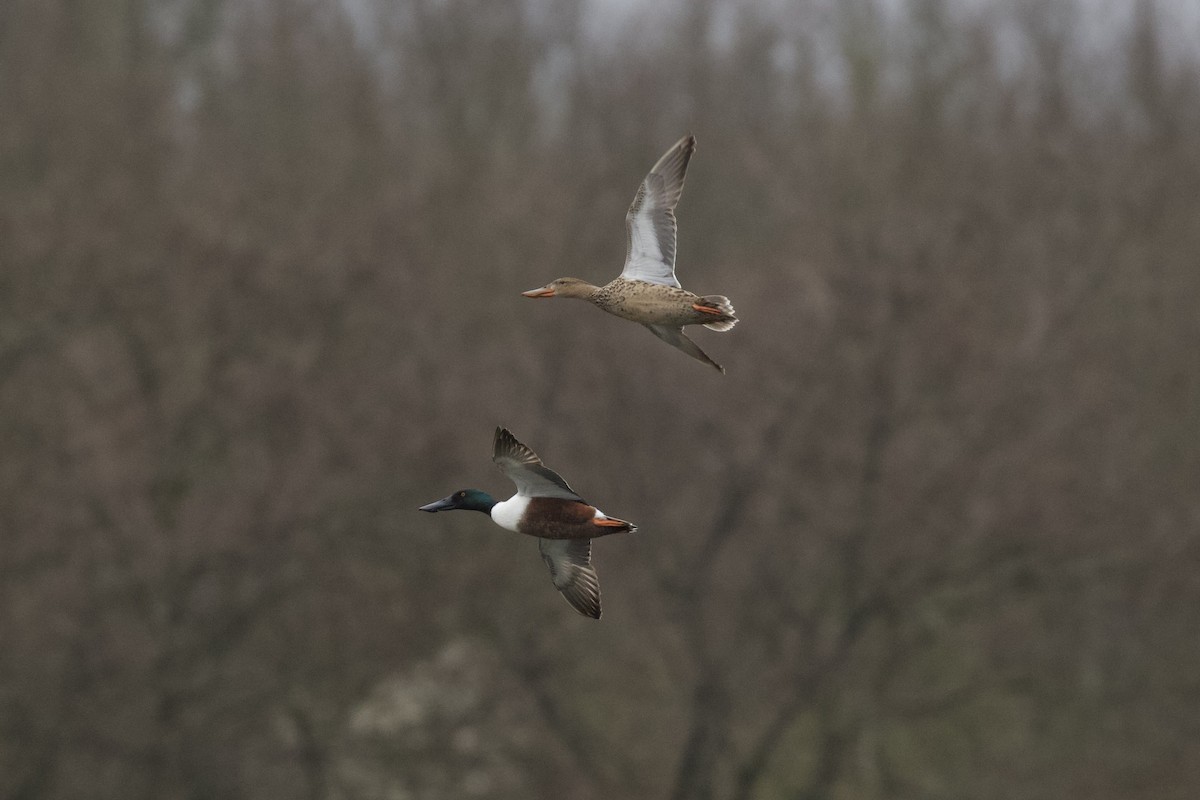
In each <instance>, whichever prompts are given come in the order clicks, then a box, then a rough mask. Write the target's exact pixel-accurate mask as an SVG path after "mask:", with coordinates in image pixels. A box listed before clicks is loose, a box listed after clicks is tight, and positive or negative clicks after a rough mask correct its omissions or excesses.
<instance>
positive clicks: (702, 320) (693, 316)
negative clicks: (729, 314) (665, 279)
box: [587, 278, 714, 327]
mask: <svg viewBox="0 0 1200 800" xmlns="http://www.w3.org/2000/svg"><path fill="white" fill-rule="evenodd" d="M587 299H588V301H589V302H591V303H593V304H594V305H596V307H598V308H600V309H603V310H604V311H607V312H608V313H610V314H615V315H616V316H618V317H622V318H623V319H628V320H632V321H634V322H640V323H642V324H643V325H667V326H670V327H680V326H683V325H704V324H706V323H709V322H713V320H714V318H713V315H712V314H706V313H704V312H702V311H697V310H696V309H695V308H693V307H692V305H693V304H695V303H700V304H701V305H703V304H704V301H703V299H702V298H701V297H700V296H699V295H696V294H693V293H692V292H689V291H687V290H686V289H680V288H678V287H675V286H664V285H662V284H658V283H647V282H646V281H634V280H629V279H628V278H617V279H616V280H614V281H612V282H611V283H608V284H606V285H604V286H601V287H599V288H598V289H596V291H595V292H593V293H592V295H591V297H588V298H587Z"/></svg>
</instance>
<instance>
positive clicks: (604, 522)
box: [592, 517, 638, 533]
mask: <svg viewBox="0 0 1200 800" xmlns="http://www.w3.org/2000/svg"><path fill="white" fill-rule="evenodd" d="M592 524H594V525H597V526H599V527H601V528H604V529H605V531H604V533H634V532H635V531H637V529H638V528H637V525H634V524H633V523H632V522H626V521H625V520H623V519H617V518H616V517H596V518H595V519H594V520H592Z"/></svg>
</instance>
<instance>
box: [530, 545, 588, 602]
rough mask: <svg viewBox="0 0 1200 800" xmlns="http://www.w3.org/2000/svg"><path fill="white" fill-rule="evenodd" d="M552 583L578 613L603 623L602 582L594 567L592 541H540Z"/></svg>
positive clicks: (539, 546)
mask: <svg viewBox="0 0 1200 800" xmlns="http://www.w3.org/2000/svg"><path fill="white" fill-rule="evenodd" d="M538 550H539V551H541V554H542V560H543V561H545V562H546V566H547V567H549V568H550V579H551V580H553V581H554V586H555V588H557V589H558V591H560V592H562V596H563V597H565V598H567V602H568V603H570V604H571V605H572V606H573V607H574V608H575V610H576V611H578V612H579V613H580V614H583V615H584V616H585V617H591V618H592V619H600V578H599V576H597V575H596V570H595V568H594V567H593V566H592V540H591V539H538Z"/></svg>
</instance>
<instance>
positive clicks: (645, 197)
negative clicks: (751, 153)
mask: <svg viewBox="0 0 1200 800" xmlns="http://www.w3.org/2000/svg"><path fill="white" fill-rule="evenodd" d="M695 151H696V137H694V136H685V137H683V138H682V139H680V140H679V141H678V142H676V143H675V146H674V147H672V148H671V149H670V150H668V151H667V152H666V154H664V155H663V157H662V158H660V159H659V160H658V163H657V164H655V165H654V169H652V170H650V174H649V175H647V176H646V179H645V180H643V181H642V185H641V186H639V187H638V190H637V194H636V195H634V197H633V205H631V206H630V207H629V213H627V214H626V215H625V231H626V235H627V241H626V250H625V269H624V270H622V272H621V274H620V276H619V277H617V279H616V280H614V281H612V282H611V283H609V284H607V285H606V286H593V285H592V284H590V283H588V282H587V281H583V280H580V279H579V278H559V279H558V280H556V281H553V282H551V283H548V284H546V285H545V286H543V287H542V288H540V289H530V290H529V291H528V292H522V294H524V295H525V296H526V297H575V298H578V299H580V300H587V301H588V302H590V303H592V304H593V305H595V306H597V307H599V308H600V309H602V310H604V311H607V312H609V313H610V314H616V315H617V316H618V317H623V318H625V319H629V320H633V321H634V322H640V323H641V324H643V325H645V326H646V327H647V328H649V329H650V331H651V332H652V333H653V334H654V335H655V336H657V337H658V338H660V339H662V340H663V341H664V342H666V343H667V344H669V345H671V346H673V347H678V348H679V349H680V350H682V351H683V352H685V353H687V354H688V355H689V356H691V357H692V358H695V359H698V360H700V361H703V362H704V363H706V364H711V365H712V366H714V367H716V368H717V369H718V370H720V371H721V372H724V371H725V368H724V367H722V366H721V365H720V364H718V363H717V362H715V361H713V360H712V359H711V358H709V357H708V356H707V355H706V354H705V353H704V351H703V350H701V349H700V348H699V347H698V346H697V345H696V343H695V342H693V341H692V340H691V339H689V338H688V337H687V335H686V334H685V333H684V332H683V326H684V325H703V326H704V327H706V328H709V329H711V330H714V331H727V330H729V329H730V328H732V327H733V326H734V325H735V324H736V323H737V317H736V316H734V311H733V306H732V305H730V303H729V298H728V297H725V296H724V295H719V294H709V295H695V294H692V293H691V292H689V291H685V290H684V289H683V288H682V287H681V286H680V285H679V280H678V279H677V278H676V277H675V206H676V205H677V204H678V203H679V196H680V195H681V194H682V193H683V178H684V175H685V174H686V173H687V166H688V161H690V160H691V158H692V153H694V152H695Z"/></svg>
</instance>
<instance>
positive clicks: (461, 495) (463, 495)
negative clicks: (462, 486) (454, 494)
mask: <svg viewBox="0 0 1200 800" xmlns="http://www.w3.org/2000/svg"><path fill="white" fill-rule="evenodd" d="M458 496H459V497H466V496H467V493H466V492H459V493H458Z"/></svg>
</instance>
